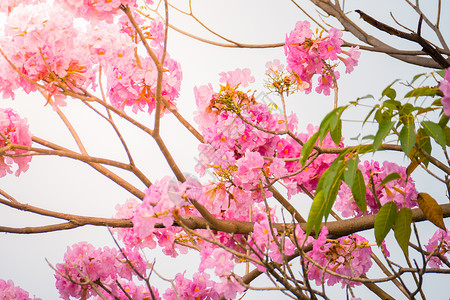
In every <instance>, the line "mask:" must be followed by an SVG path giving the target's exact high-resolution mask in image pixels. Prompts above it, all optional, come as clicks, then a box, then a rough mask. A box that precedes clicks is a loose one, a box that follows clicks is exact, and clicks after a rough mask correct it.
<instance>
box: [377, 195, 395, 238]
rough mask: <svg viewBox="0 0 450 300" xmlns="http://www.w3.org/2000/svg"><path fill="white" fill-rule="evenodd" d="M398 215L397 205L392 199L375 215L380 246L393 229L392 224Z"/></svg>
mask: <svg viewBox="0 0 450 300" xmlns="http://www.w3.org/2000/svg"><path fill="white" fill-rule="evenodd" d="M396 215H397V205H396V204H395V203H394V202H393V201H391V202H388V203H386V204H385V205H383V206H382V207H381V208H380V211H378V213H377V215H376V217H375V224H374V228H375V239H376V241H377V245H378V246H380V245H381V242H382V241H383V240H384V238H385V237H386V235H387V234H388V232H389V231H390V230H391V228H392V225H393V224H394V221H395V216H396Z"/></svg>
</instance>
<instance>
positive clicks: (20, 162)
mask: <svg viewBox="0 0 450 300" xmlns="http://www.w3.org/2000/svg"><path fill="white" fill-rule="evenodd" d="M0 134H1V136H0V148H3V147H8V145H9V144H16V145H22V146H31V143H32V141H31V133H30V131H29V129H28V124H27V119H22V118H20V116H19V115H18V114H16V113H15V112H14V111H13V110H12V109H10V108H0ZM25 153H27V151H26V150H21V149H11V150H6V152H5V154H7V155H8V156H5V155H0V177H3V176H5V175H6V174H7V173H12V170H11V167H12V164H13V163H16V164H17V171H16V173H15V175H16V176H19V175H20V173H22V172H26V171H27V170H28V168H29V162H30V161H31V158H32V156H26V155H23V154H25ZM14 155H17V156H14ZM22 155H23V156H22Z"/></svg>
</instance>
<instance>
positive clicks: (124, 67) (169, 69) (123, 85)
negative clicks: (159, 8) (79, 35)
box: [87, 14, 182, 113]
mask: <svg viewBox="0 0 450 300" xmlns="http://www.w3.org/2000/svg"><path fill="white" fill-rule="evenodd" d="M136 20H137V21H138V22H139V25H140V27H141V28H143V29H146V31H145V34H146V36H147V37H148V38H149V39H151V41H152V42H151V45H152V46H153V48H152V51H154V53H155V55H156V56H158V57H159V59H161V57H162V51H163V41H164V26H163V23H162V22H161V20H153V21H151V22H149V24H146V23H145V20H144V19H143V18H142V17H140V16H139V15H137V14H136ZM139 42H140V39H139V38H138V36H137V34H136V32H135V30H134V28H133V27H132V26H131V25H130V24H129V21H128V19H127V18H125V17H122V18H120V19H119V24H107V23H105V22H102V23H100V24H98V25H97V26H95V27H94V30H92V31H90V32H89V34H88V39H87V44H88V47H89V49H90V54H91V60H92V61H93V62H94V63H98V64H99V65H100V66H101V67H102V70H103V74H104V75H105V76H106V79H107V96H108V98H109V100H110V102H111V104H112V105H113V106H115V107H116V108H119V109H121V110H124V108H125V106H130V107H131V108H132V110H133V112H135V113H136V112H137V111H139V110H140V111H142V110H143V109H144V108H145V107H147V110H148V112H149V113H152V111H153V110H154V109H155V107H156V100H155V98H156V89H157V79H158V71H157V67H156V65H155V63H154V61H153V59H152V58H151V57H150V56H149V55H141V54H139V53H138V51H137V48H136V47H137V43H139ZM181 79H182V73H181V67H180V64H179V63H178V62H176V61H175V60H173V59H172V58H170V56H169V55H168V54H166V57H165V60H164V72H163V74H162V92H161V94H162V96H163V97H165V99H166V100H167V101H168V103H169V104H170V105H171V106H172V108H174V107H175V100H176V98H177V97H178V96H179V91H180V87H181Z"/></svg>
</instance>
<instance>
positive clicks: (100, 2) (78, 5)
mask: <svg viewBox="0 0 450 300" xmlns="http://www.w3.org/2000/svg"><path fill="white" fill-rule="evenodd" d="M57 2H58V3H60V4H62V5H63V6H64V7H65V8H66V9H67V10H69V11H71V12H73V13H74V14H75V16H77V17H82V18H85V19H88V20H91V21H94V22H95V21H98V20H105V21H108V22H112V21H113V17H114V15H115V14H116V13H117V11H118V10H119V6H120V5H124V6H129V7H137V1H136V0H97V1H90V0H81V1H79V0H78V1H75V0H57ZM145 2H146V3H147V4H150V5H151V4H153V1H152V0H146V1H145Z"/></svg>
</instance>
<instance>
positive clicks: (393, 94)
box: [381, 86, 397, 100]
mask: <svg viewBox="0 0 450 300" xmlns="http://www.w3.org/2000/svg"><path fill="white" fill-rule="evenodd" d="M381 95H382V96H386V97H388V98H389V99H391V100H394V99H395V97H396V96H397V92H396V91H395V90H394V89H393V88H391V87H390V86H388V87H387V88H385V89H384V91H383V93H381Z"/></svg>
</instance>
